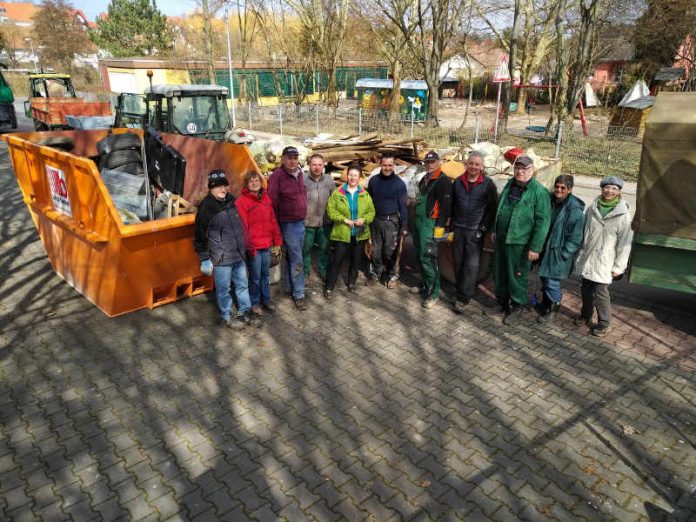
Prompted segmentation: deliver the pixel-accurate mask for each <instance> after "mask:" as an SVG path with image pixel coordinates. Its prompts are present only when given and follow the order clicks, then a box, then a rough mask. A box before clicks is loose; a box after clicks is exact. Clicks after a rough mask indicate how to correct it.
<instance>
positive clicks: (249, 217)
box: [235, 170, 283, 315]
mask: <svg viewBox="0 0 696 522" xmlns="http://www.w3.org/2000/svg"><path fill="white" fill-rule="evenodd" d="M235 205H236V206H237V211H238V212H239V217H240V218H241V220H242V224H243V225H244V229H245V232H246V237H247V246H246V248H247V269H248V271H249V298H250V299H251V311H252V313H254V314H255V315H262V314H263V310H266V311H267V312H270V313H273V312H275V310H276V308H275V305H274V304H273V302H272V301H271V278H270V263H271V248H280V247H281V246H282V245H283V239H282V237H281V234H280V227H279V226H278V221H277V220H276V216H275V212H274V211H273V203H271V198H269V197H268V194H266V191H265V190H264V189H263V181H262V179H261V174H259V173H258V172H256V171H253V170H252V171H249V172H247V173H246V175H245V176H244V188H243V189H242V193H241V195H240V196H239V197H238V198H237V201H236V202H235Z"/></svg>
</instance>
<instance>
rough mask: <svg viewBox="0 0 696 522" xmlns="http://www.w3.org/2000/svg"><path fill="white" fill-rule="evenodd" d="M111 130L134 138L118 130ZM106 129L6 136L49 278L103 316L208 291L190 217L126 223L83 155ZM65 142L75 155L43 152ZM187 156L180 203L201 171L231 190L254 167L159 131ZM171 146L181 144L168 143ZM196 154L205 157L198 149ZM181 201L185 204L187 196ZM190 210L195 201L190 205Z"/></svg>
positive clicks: (196, 186)
mask: <svg viewBox="0 0 696 522" xmlns="http://www.w3.org/2000/svg"><path fill="white" fill-rule="evenodd" d="M114 132H116V133H118V132H136V133H138V134H141V135H142V132H141V131H132V130H130V131H127V130H126V129H117V130H115V131H114ZM107 133H108V131H106V130H92V131H54V132H28V133H16V134H5V135H3V136H2V139H3V140H4V141H6V142H7V143H8V145H9V152H10V157H11V159H12V165H13V167H14V172H15V176H16V178H17V181H18V183H19V186H20V189H21V191H22V195H23V199H24V202H25V203H26V205H27V207H28V208H29V212H30V213H31V217H32V219H33V221H34V224H35V226H36V228H37V230H38V232H39V236H40V237H41V241H42V242H43V245H44V248H45V249H46V254H47V255H48V258H49V260H50V262H51V265H52V266H53V269H54V270H55V272H56V273H57V274H58V275H59V276H60V277H62V278H63V279H64V280H65V281H66V282H67V283H68V284H70V285H71V286H72V287H74V288H75V289H76V290H77V291H78V292H80V293H81V294H82V295H84V296H85V297H86V298H87V299H89V300H90V301H91V302H92V303H94V304H95V305H97V306H98V307H99V308H100V309H101V310H102V311H103V312H104V313H105V314H107V315H108V316H110V317H113V316H116V315H120V314H124V313H127V312H131V311H133V310H138V309H140V308H154V307H155V306H160V305H163V304H166V303H171V302H173V301H176V300H178V299H181V298H184V297H189V296H192V295H197V294H201V293H203V292H207V291H209V290H211V289H212V287H213V280H212V278H210V277H206V276H203V275H202V274H201V273H200V271H199V266H200V263H199V261H198V257H197V256H196V253H195V252H194V250H193V234H194V220H195V215H194V214H188V215H182V216H177V217H173V218H166V219H158V220H155V221H146V222H143V223H135V224H130V225H125V224H124V223H123V222H122V220H121V218H120V216H119V213H118V211H117V209H116V207H115V206H114V204H113V202H112V200H111V197H110V195H109V192H108V191H107V189H106V186H105V185H104V183H103V181H102V178H101V176H100V174H99V170H98V168H97V165H96V164H95V163H94V161H93V160H92V159H90V157H96V155H97V151H96V143H97V142H98V141H99V140H100V139H102V138H104V137H105V136H106V135H107ZM49 137H50V138H56V137H68V138H71V139H72V140H73V142H74V148H73V150H72V152H65V151H63V150H58V149H56V148H53V147H49V146H46V145H41V144H40V143H39V142H40V141H43V140H45V139H46V138H49ZM163 141H165V143H167V144H172V146H174V147H175V148H177V149H178V150H179V152H180V153H182V155H184V157H185V158H186V159H187V168H186V187H185V191H184V197H185V198H186V199H188V197H191V196H192V195H199V196H200V195H203V194H205V193H206V192H207V188H206V179H207V176H206V175H207V172H209V171H210V170H211V169H213V168H217V167H221V168H224V169H225V170H226V171H227V173H228V176H229V177H230V184H231V185H232V187H231V188H232V189H233V192H236V193H238V191H239V187H240V186H241V179H242V177H243V175H244V173H245V172H246V171H247V170H258V167H257V166H256V164H255V163H254V160H253V158H252V156H251V154H250V153H249V151H248V149H247V148H246V147H245V146H243V145H234V144H230V143H218V142H212V141H209V140H203V139H201V138H188V137H183V136H174V135H167V134H163ZM174 142H176V144H177V145H178V147H177V146H176V145H174ZM201 151H202V152H201ZM187 195H188V197H187ZM189 201H190V202H191V203H195V204H197V203H198V202H199V201H200V199H199V200H192V199H189Z"/></svg>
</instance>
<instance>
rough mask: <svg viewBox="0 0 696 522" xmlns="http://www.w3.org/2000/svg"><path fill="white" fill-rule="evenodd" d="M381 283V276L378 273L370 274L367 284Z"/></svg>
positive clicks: (375, 284)
mask: <svg viewBox="0 0 696 522" xmlns="http://www.w3.org/2000/svg"><path fill="white" fill-rule="evenodd" d="M378 284H379V277H377V276H376V275H373V274H370V276H369V277H368V278H367V286H377V285H378Z"/></svg>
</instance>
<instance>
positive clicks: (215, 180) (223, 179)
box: [208, 169, 230, 189]
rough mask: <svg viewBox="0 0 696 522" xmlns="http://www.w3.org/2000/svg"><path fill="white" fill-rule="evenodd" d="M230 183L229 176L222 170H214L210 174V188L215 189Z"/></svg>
mask: <svg viewBox="0 0 696 522" xmlns="http://www.w3.org/2000/svg"><path fill="white" fill-rule="evenodd" d="M229 184H230V182H229V181H227V174H225V171H224V170H222V169H216V170H213V171H212V172H211V173H210V174H208V188H209V189H211V188H215V187H219V186H221V185H229Z"/></svg>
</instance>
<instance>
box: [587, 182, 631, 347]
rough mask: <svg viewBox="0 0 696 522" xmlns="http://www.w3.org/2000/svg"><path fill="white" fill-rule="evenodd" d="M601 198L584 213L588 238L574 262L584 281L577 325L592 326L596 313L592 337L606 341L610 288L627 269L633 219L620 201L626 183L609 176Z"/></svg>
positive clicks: (609, 316)
mask: <svg viewBox="0 0 696 522" xmlns="http://www.w3.org/2000/svg"><path fill="white" fill-rule="evenodd" d="M600 187H601V188H602V195H601V196H600V197H598V198H597V199H596V200H595V201H594V202H593V203H592V204H591V205H590V206H589V207H588V208H587V210H586V211H585V234H584V238H583V243H582V247H581V248H580V250H579V251H578V253H577V256H576V258H575V274H577V275H579V276H581V277H582V310H581V312H580V317H579V318H577V319H576V320H575V324H576V325H578V326H579V325H581V324H583V323H585V324H587V325H588V326H590V321H591V320H592V315H593V313H594V310H595V309H596V310H597V326H595V327H594V328H592V335H595V336H597V337H604V336H605V335H606V334H607V332H608V330H609V323H610V322H611V298H610V296H609V285H610V284H611V283H612V281H613V280H614V279H617V278H619V277H620V276H621V275H622V274H623V273H624V272H625V271H626V267H627V265H628V257H629V254H630V253H631V239H632V238H633V232H632V231H631V216H630V213H629V208H628V204H627V203H626V202H625V201H624V200H623V199H622V198H621V189H622V188H623V180H622V179H621V178H619V177H616V176H609V177H606V178H604V179H603V180H602V181H601V182H600Z"/></svg>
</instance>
